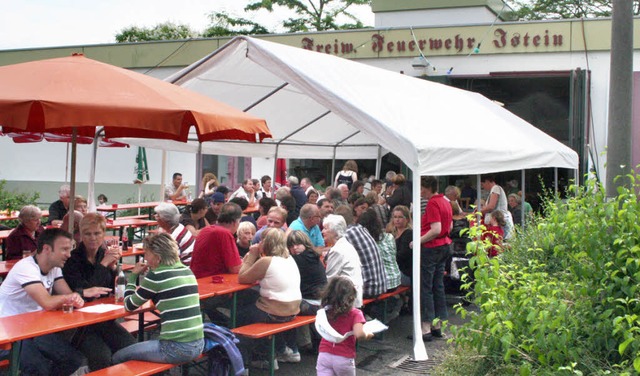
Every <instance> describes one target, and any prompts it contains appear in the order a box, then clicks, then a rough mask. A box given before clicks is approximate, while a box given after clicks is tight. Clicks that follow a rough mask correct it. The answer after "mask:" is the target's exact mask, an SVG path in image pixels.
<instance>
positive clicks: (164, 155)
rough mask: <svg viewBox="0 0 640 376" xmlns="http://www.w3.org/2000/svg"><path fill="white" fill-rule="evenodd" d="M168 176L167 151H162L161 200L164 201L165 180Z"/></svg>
mask: <svg viewBox="0 0 640 376" xmlns="http://www.w3.org/2000/svg"><path fill="white" fill-rule="evenodd" d="M166 177H167V151H166V150H163V151H162V174H161V178H160V179H161V180H160V200H159V201H164V181H165V179H166Z"/></svg>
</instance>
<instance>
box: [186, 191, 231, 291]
mask: <svg viewBox="0 0 640 376" xmlns="http://www.w3.org/2000/svg"><path fill="white" fill-rule="evenodd" d="M241 217H242V210H241V209H240V207H239V206H238V205H237V204H234V203H226V204H224V205H223V206H222V209H220V215H219V216H218V223H216V224H215V225H211V226H207V227H205V228H203V229H202V230H201V231H200V233H199V234H198V237H197V238H196V244H195V246H194V248H193V254H192V256H191V271H193V274H194V275H195V276H196V278H202V277H208V276H211V275H216V274H225V273H233V274H238V271H240V266H241V265H242V259H240V254H239V253H238V248H237V246H236V240H235V238H234V237H233V234H235V232H236V230H237V229H238V225H239V224H240V218H241Z"/></svg>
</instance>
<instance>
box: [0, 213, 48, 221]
mask: <svg viewBox="0 0 640 376" xmlns="http://www.w3.org/2000/svg"><path fill="white" fill-rule="evenodd" d="M18 215H20V212H19V211H12V212H11V213H7V212H0V221H14V220H16V219H18ZM48 216H49V211H48V210H43V211H42V218H47V217H48Z"/></svg>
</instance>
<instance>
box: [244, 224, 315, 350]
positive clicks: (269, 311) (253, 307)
mask: <svg viewBox="0 0 640 376" xmlns="http://www.w3.org/2000/svg"><path fill="white" fill-rule="evenodd" d="M258 281H259V282H260V297H258V300H257V301H256V302H255V304H249V305H246V306H244V307H241V308H240V309H238V312H239V315H238V326H243V325H248V324H252V323H257V322H266V323H270V322H276V323H283V322H288V321H291V320H293V319H294V318H295V317H296V315H297V314H298V312H300V301H301V299H302V295H301V293H300V272H299V271H298V266H297V265H296V262H295V261H294V260H293V257H290V255H289V251H288V250H287V243H286V241H285V234H284V232H283V231H280V230H278V229H272V228H269V229H267V230H265V231H264V232H263V233H262V241H261V242H260V243H258V244H253V245H252V246H251V247H250V248H249V253H247V254H246V255H245V256H244V259H243V261H242V267H241V268H240V272H239V273H238V282H240V283H256V282H258ZM282 337H284V341H283V338H282ZM282 337H281V336H276V350H277V351H278V360H280V361H284V362H287V361H289V362H296V361H298V362H299V361H300V353H299V352H298V349H297V346H296V332H295V331H293V330H290V331H288V332H285V333H284V334H283V335H282ZM240 345H241V346H240V347H241V350H242V351H243V356H245V360H248V359H249V358H248V354H249V346H248V343H243V342H242V341H241V343H240ZM286 346H289V347H286ZM296 359H297V360H296Z"/></svg>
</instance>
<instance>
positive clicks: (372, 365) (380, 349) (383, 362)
mask: <svg viewBox="0 0 640 376" xmlns="http://www.w3.org/2000/svg"><path fill="white" fill-rule="evenodd" d="M447 300H448V303H449V305H448V306H449V316H450V317H449V323H450V325H456V324H460V323H461V322H462V320H461V318H460V317H459V316H457V315H456V314H455V310H454V309H453V305H454V304H456V303H457V302H458V297H457V296H448V299H447ZM412 321H413V320H412V317H411V315H401V316H400V317H398V318H397V319H395V320H393V321H392V322H391V323H390V324H389V330H388V331H387V332H386V334H385V338H384V339H382V340H380V339H373V340H371V341H366V342H362V343H360V345H359V346H358V351H357V354H358V355H357V359H356V368H357V372H356V373H357V375H398V376H410V375H416V374H429V370H430V369H432V368H433V367H434V366H435V365H437V364H438V363H439V362H440V361H441V359H442V357H443V354H444V353H446V351H447V349H448V348H449V346H450V345H449V344H448V343H447V340H446V339H434V340H433V341H432V342H427V343H425V346H426V349H427V355H428V356H429V360H427V361H426V362H421V363H419V364H418V363H414V362H410V361H409V362H402V361H403V359H405V358H407V357H408V356H410V355H412V353H413V341H412V340H410V339H407V336H408V335H410V334H411V333H412ZM446 334H449V333H446ZM398 362H400V363H403V364H404V365H408V366H410V367H412V368H409V369H403V368H392V365H393V364H394V363H398ZM315 364H316V355H315V354H308V353H304V352H303V353H302V360H301V362H300V363H294V364H287V363H280V364H279V367H280V368H279V370H277V371H276V375H281V376H303V375H305V376H306V375H314V374H315V373H316V371H315ZM171 374H175V375H179V374H180V373H179V372H178V370H176V372H172V373H171ZM268 374H269V371H268V370H260V369H251V370H250V375H252V376H255V375H258V376H260V375H268ZM189 375H198V376H200V375H202V376H204V375H206V372H205V371H204V370H198V369H190V370H189Z"/></svg>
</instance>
